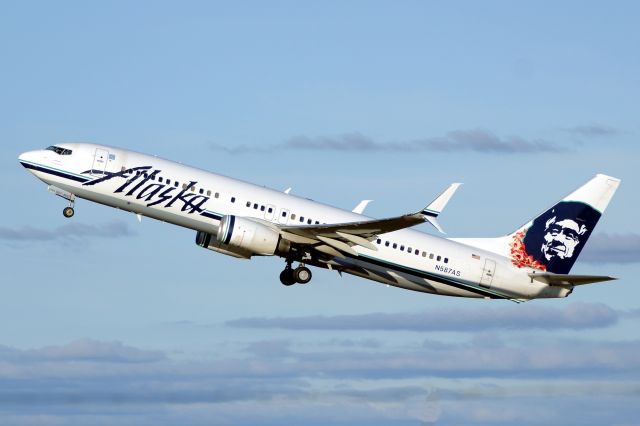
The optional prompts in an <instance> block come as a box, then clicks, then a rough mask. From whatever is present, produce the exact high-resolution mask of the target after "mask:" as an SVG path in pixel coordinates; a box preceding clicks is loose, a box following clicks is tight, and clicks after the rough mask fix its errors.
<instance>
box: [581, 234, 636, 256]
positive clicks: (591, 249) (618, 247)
mask: <svg viewBox="0 0 640 426" xmlns="http://www.w3.org/2000/svg"><path fill="white" fill-rule="evenodd" d="M580 260H581V261H585V262H590V263H637V262H640V235H638V234H634V233H627V234H607V233H600V234H596V235H594V236H592V237H591V238H590V239H589V241H588V242H587V245H586V246H585V247H584V250H583V251H582V253H581V254H580Z"/></svg>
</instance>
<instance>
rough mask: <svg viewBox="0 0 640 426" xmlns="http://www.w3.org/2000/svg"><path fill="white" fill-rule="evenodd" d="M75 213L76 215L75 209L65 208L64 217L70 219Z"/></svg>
mask: <svg viewBox="0 0 640 426" xmlns="http://www.w3.org/2000/svg"><path fill="white" fill-rule="evenodd" d="M73 213H74V211H73V207H65V208H64V209H63V210H62V215H63V216H64V217H66V218H69V217H71V216H73Z"/></svg>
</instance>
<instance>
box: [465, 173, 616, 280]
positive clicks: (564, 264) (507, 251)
mask: <svg viewBox="0 0 640 426" xmlns="http://www.w3.org/2000/svg"><path fill="white" fill-rule="evenodd" d="M619 185H620V179H617V178H614V177H611V176H606V175H602V174H598V175H596V176H595V177H594V178H593V179H591V180H590V181H589V182H587V183H585V184H584V185H582V186H581V187H580V188H578V189H576V190H575V191H574V192H572V193H571V194H569V195H567V196H566V197H564V198H563V199H562V200H560V201H559V202H558V203H557V204H556V205H554V206H553V207H551V208H550V209H548V210H546V211H545V212H544V213H542V214H540V215H538V216H537V217H535V218H534V219H532V220H530V221H529V222H527V223H526V224H524V225H523V226H521V227H519V228H518V229H517V230H516V231H514V232H512V233H511V234H509V235H507V236H505V237H500V238H457V239H455V241H458V242H461V243H464V244H468V245H472V246H476V247H479V248H482V249H485V250H489V251H493V252H496V253H498V254H501V255H503V256H506V257H508V258H510V259H511V261H512V263H513V265H514V266H516V267H518V268H534V269H537V270H541V271H547V272H550V273H554V274H568V273H569V271H570V270H571V267H572V266H573V264H574V263H575V261H576V259H577V258H578V256H579V255H580V252H581V251H582V248H583V247H584V245H585V244H586V242H587V240H588V239H589V236H591V233H592V232H593V229H594V228H595V226H596V224H597V223H598V220H599V219H600V216H602V213H603V212H604V210H605V209H606V208H607V205H608V204H609V201H611V198H612V197H613V194H614V193H615V192H616V190H617V189H618V186H619Z"/></svg>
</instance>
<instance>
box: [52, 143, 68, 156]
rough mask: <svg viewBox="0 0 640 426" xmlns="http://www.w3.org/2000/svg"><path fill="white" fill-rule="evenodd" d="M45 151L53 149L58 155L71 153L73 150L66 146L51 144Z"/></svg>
mask: <svg viewBox="0 0 640 426" xmlns="http://www.w3.org/2000/svg"><path fill="white" fill-rule="evenodd" d="M47 151H53V152H55V153H56V154H58V155H71V153H72V152H73V151H71V150H70V149H66V148H60V147H59V146H55V145H51V146H50V147H48V148H47Z"/></svg>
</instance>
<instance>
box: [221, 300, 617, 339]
mask: <svg viewBox="0 0 640 426" xmlns="http://www.w3.org/2000/svg"><path fill="white" fill-rule="evenodd" d="M617 321H618V313H617V312H616V311H615V310H613V309H611V308H610V307H608V306H606V305H603V304H599V303H590V304H588V303H574V304H570V305H567V306H565V307H563V308H551V307H544V306H538V305H525V306H518V307H515V306H514V307H502V308H488V307H484V308H478V309H459V310H458V311H456V312H453V311H451V310H446V311H445V310H438V311H430V312H423V313H372V314H362V315H337V316H321V315H317V316H306V317H289V318H283V317H276V318H240V319H236V320H231V321H227V323H226V324H227V325H228V326H231V327H242V328H280V329H287V330H408V331H422V332H426V331H461V332H469V331H485V330H496V329H498V330H499V329H503V330H504V329H517V330H527V329H545V330H552V329H574V330H575V329H588V328H602V327H608V326H610V325H613V324H615V323H616V322H617Z"/></svg>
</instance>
